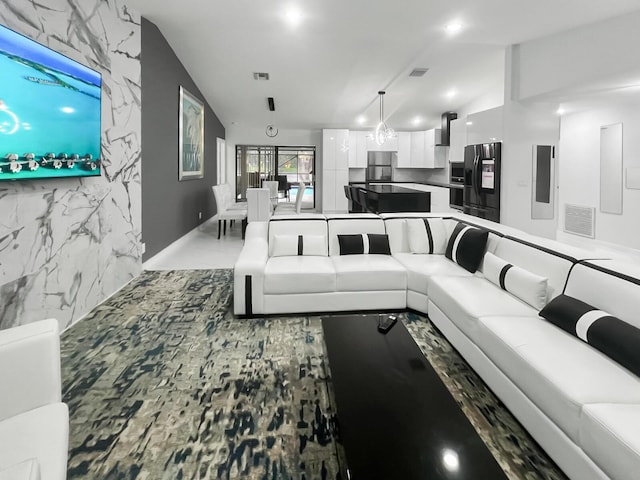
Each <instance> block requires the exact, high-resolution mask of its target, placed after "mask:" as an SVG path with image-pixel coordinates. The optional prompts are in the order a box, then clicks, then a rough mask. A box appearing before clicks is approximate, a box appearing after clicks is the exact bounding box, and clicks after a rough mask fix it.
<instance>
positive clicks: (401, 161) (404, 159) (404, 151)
mask: <svg viewBox="0 0 640 480" xmlns="http://www.w3.org/2000/svg"><path fill="white" fill-rule="evenodd" d="M411 135H412V133H411V132H398V163H397V167H398V168H409V167H411V145H412V143H411Z"/></svg>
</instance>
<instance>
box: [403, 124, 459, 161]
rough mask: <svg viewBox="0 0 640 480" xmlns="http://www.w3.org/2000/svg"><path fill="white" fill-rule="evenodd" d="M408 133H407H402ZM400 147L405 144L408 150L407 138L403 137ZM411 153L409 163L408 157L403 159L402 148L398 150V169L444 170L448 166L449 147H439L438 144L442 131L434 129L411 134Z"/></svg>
mask: <svg viewBox="0 0 640 480" xmlns="http://www.w3.org/2000/svg"><path fill="white" fill-rule="evenodd" d="M401 133H405V134H406V133H407V132H401ZM401 133H399V134H398V139H399V140H400V142H401V143H400V145H399V146H400V147H402V145H403V142H404V143H405V148H406V142H407V140H406V137H401V136H400V135H401ZM409 135H410V153H409V159H408V161H407V159H406V157H403V158H401V155H400V148H399V149H398V168H444V166H445V164H446V161H447V159H446V152H447V150H446V149H447V147H442V146H440V147H437V146H436V143H439V141H440V129H439V128H434V129H431V130H426V131H421V132H411V133H410V134H409Z"/></svg>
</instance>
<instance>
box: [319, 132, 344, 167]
mask: <svg viewBox="0 0 640 480" xmlns="http://www.w3.org/2000/svg"><path fill="white" fill-rule="evenodd" d="M349 150H350V148H349V130H347V129H337V128H334V129H325V130H323V131H322V168H324V169H326V170H336V169H346V168H348V167H349Z"/></svg>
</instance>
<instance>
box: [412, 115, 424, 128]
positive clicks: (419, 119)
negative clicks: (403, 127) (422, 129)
mask: <svg viewBox="0 0 640 480" xmlns="http://www.w3.org/2000/svg"><path fill="white" fill-rule="evenodd" d="M411 123H413V124H414V125H415V126H418V125H420V124H421V123H422V118H420V117H414V118H413V120H412V121H411Z"/></svg>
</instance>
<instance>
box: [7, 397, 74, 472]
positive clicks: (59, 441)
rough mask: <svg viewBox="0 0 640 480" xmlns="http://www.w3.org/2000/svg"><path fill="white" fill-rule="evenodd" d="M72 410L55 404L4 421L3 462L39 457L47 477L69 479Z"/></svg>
mask: <svg viewBox="0 0 640 480" xmlns="http://www.w3.org/2000/svg"><path fill="white" fill-rule="evenodd" d="M68 442H69V411H68V409H67V406H66V405H65V404H64V403H53V404H50V405H46V406H44V407H40V408H36V409H34V410H30V411H28V412H26V413H22V414H20V415H16V416H14V417H11V418H7V419H6V420H3V421H1V422H0V445H2V448H0V465H1V466H8V465H14V464H16V463H20V462H23V461H25V460H29V459H32V458H37V459H38V463H39V465H40V474H41V477H42V478H43V479H44V480H54V479H55V480H63V479H65V478H67V445H68Z"/></svg>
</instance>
